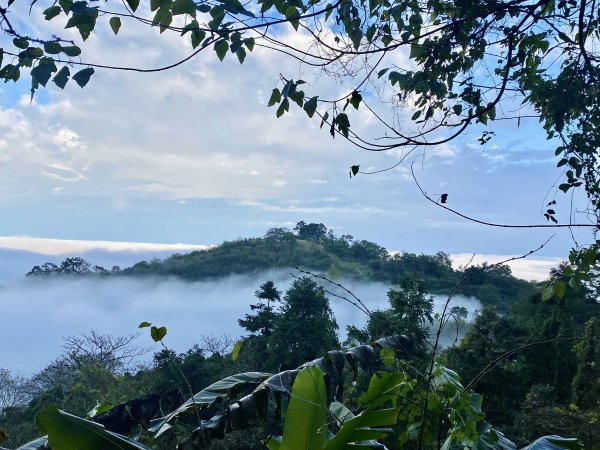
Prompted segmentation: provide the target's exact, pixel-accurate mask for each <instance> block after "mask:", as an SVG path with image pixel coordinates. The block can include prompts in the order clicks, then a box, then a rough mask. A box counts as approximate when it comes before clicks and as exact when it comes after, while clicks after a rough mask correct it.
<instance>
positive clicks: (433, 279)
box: [28, 222, 536, 309]
mask: <svg viewBox="0 0 600 450" xmlns="http://www.w3.org/2000/svg"><path fill="white" fill-rule="evenodd" d="M95 263H96V262H95ZM96 264H98V263H96ZM292 267H298V268H300V269H304V270H309V271H312V272H317V273H320V274H325V275H326V276H327V277H328V278H331V279H336V278H339V277H342V276H343V277H352V278H355V279H359V280H370V281H382V282H385V283H397V282H400V281H401V280H402V279H405V278H406V277H411V278H415V279H419V280H421V281H422V282H423V283H424V286H425V289H426V290H427V291H428V292H431V293H435V294H448V293H450V292H451V291H453V290H454V291H455V293H457V294H462V295H467V296H474V297H477V298H478V299H479V300H480V301H481V302H482V303H483V304H494V305H497V306H498V307H499V308H500V309H506V308H507V307H508V306H509V305H510V304H511V303H512V302H514V301H515V300H517V299H519V298H521V297H523V296H528V295H530V294H532V293H534V292H535V290H536V287H535V285H533V284H532V283H529V282H527V281H524V280H520V279H517V278H515V277H513V276H512V274H511V271H510V268H508V267H507V266H503V265H501V266H496V265H490V266H487V265H485V264H484V265H481V266H474V267H469V268H467V269H466V270H464V271H461V270H455V269H453V268H452V264H451V260H450V257H449V255H447V254H445V253H441V252H440V253H437V254H435V255H423V254H421V255H417V254H414V253H399V254H394V255H390V254H389V252H388V251H387V250H386V249H385V248H384V247H382V246H380V245H378V244H376V243H374V242H369V241H366V240H355V239H354V238H353V237H352V236H350V235H343V236H341V237H338V236H335V234H334V233H333V231H332V230H329V229H327V227H326V226H325V225H323V224H320V223H319V224H317V223H308V224H307V223H305V222H298V224H297V225H296V227H295V228H294V230H289V229H286V228H273V229H271V230H269V231H268V232H267V233H266V234H265V236H264V237H260V238H248V239H238V240H235V241H230V242H223V243H222V244H221V245H218V246H215V247H212V248H209V249H207V250H199V251H193V252H191V253H187V254H179V253H176V254H173V255H171V256H169V257H167V258H165V259H160V258H154V259H151V260H149V261H140V262H137V263H135V264H133V265H132V266H130V267H127V268H125V269H122V270H121V269H120V268H113V267H112V266H102V267H100V266H94V265H92V264H90V263H88V262H87V261H86V260H85V259H83V258H69V259H67V260H65V261H63V262H62V263H60V264H57V263H56V262H52V263H51V264H48V265H42V266H35V267H34V268H33V269H32V270H31V271H30V272H29V273H28V276H54V275H57V274H63V275H76V274H79V275H88V276H89V275H95V276H100V275H102V276H138V277H139V276H176V277H179V278H182V279H185V280H190V281H200V280H207V279H217V278H221V277H225V276H229V275H239V274H254V273H260V272H263V271H266V270H270V269H287V268H292Z"/></svg>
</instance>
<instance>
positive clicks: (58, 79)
mask: <svg viewBox="0 0 600 450" xmlns="http://www.w3.org/2000/svg"><path fill="white" fill-rule="evenodd" d="M70 75H71V72H70V71H69V68H68V67H67V66H64V67H62V68H61V69H60V70H59V71H58V73H57V74H56V75H55V76H54V78H52V81H53V82H54V84H56V85H57V86H58V87H59V88H61V89H64V88H65V85H66V84H67V81H69V76H70Z"/></svg>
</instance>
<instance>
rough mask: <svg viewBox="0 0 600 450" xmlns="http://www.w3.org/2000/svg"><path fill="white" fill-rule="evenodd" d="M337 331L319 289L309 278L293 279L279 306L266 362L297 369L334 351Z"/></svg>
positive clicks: (327, 302) (330, 312)
mask: <svg viewBox="0 0 600 450" xmlns="http://www.w3.org/2000/svg"><path fill="white" fill-rule="evenodd" d="M337 328H338V327H337V323H336V321H335V318H334V317H333V312H332V311H331V308H330V307H329V301H328V300H327V298H326V297H325V293H324V291H323V288H321V287H320V286H319V285H318V284H317V283H316V282H315V281H314V280H313V279H311V278H309V277H301V278H297V279H296V280H294V282H293V283H292V285H291V287H290V289H289V290H288V291H287V292H286V294H285V296H284V298H283V300H282V302H281V308H280V311H279V314H278V317H277V327H276V328H275V329H274V331H273V334H272V336H271V338H270V339H269V344H270V345H269V352H268V358H269V359H270V360H271V361H272V364H273V365H274V366H275V367H280V368H284V369H291V368H293V367H297V366H298V365H300V364H301V363H302V362H303V361H309V360H311V359H313V358H315V357H316V356H318V355H320V354H323V353H324V352H326V351H327V349H332V348H338V347H339V341H338V338H337Z"/></svg>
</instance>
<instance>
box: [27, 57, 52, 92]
mask: <svg viewBox="0 0 600 450" xmlns="http://www.w3.org/2000/svg"><path fill="white" fill-rule="evenodd" d="M56 70H57V69H56V64H54V61H53V60H51V59H47V58H44V59H41V60H40V62H39V63H38V65H37V66H35V67H34V68H33V69H31V77H32V78H34V79H35V80H36V81H37V82H38V83H40V84H41V85H42V86H46V83H47V82H48V80H49V79H50V77H51V76H52V74H53V73H54V72H56Z"/></svg>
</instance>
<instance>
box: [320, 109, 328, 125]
mask: <svg viewBox="0 0 600 450" xmlns="http://www.w3.org/2000/svg"><path fill="white" fill-rule="evenodd" d="M327 119H329V111H325V114H323V117H322V118H321V125H320V126H319V128H323V125H325V123H326V122H327Z"/></svg>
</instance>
